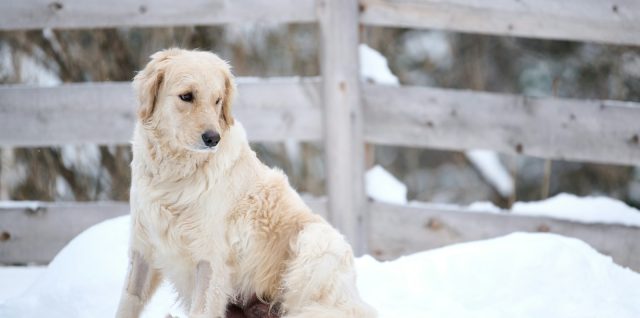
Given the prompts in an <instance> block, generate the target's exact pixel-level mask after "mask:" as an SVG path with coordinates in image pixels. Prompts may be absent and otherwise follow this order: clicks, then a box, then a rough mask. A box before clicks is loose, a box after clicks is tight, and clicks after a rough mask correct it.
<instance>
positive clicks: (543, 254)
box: [0, 216, 640, 318]
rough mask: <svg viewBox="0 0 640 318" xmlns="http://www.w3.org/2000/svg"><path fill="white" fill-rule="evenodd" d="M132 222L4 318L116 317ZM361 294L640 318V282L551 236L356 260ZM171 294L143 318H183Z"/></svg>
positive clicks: (84, 245) (380, 299)
mask: <svg viewBox="0 0 640 318" xmlns="http://www.w3.org/2000/svg"><path fill="white" fill-rule="evenodd" d="M128 233H129V217H128V216H123V217H119V218H116V219H112V220H109V221H105V222H103V223H101V224H98V225H96V226H94V227H92V228H90V229H88V230H87V231H85V232H83V233H82V234H80V235H79V236H78V237H76V238H75V239H74V240H73V241H72V242H71V243H69V245H67V246H66V247H65V248H64V249H63V250H62V251H61V252H60V254H58V256H56V258H55V259H54V260H53V261H52V263H51V264H50V265H49V268H48V269H47V270H46V272H45V273H43V275H42V276H41V279H40V280H38V281H37V282H36V284H34V285H33V286H31V288H29V289H28V290H27V292H26V293H25V294H23V295H22V296H20V297H18V298H13V299H9V300H7V301H6V302H5V303H4V304H3V305H0V317H49V318H57V317H60V318H62V317H64V318H74V317H94V318H100V317H113V315H114V312H115V310H116V306H117V302H118V299H119V297H120V290H121V286H122V284H123V280H124V276H125V272H126V267H127V257H126V252H127V243H128V242H127V241H128ZM356 267H357V270H358V275H359V276H358V285H359V288H360V291H361V293H362V296H363V297H364V299H365V300H366V301H367V302H369V303H370V304H372V305H373V306H375V307H376V308H377V309H378V311H379V313H380V317H389V318H392V317H393V318H395V317H449V318H457V317H465V318H466V317H478V318H480V317H492V318H500V317H505V318H511V317H524V318H526V317H532V318H533V317H535V318H538V317H548V318H554V317H558V318H560V317H562V318H571V317H581V318H582V317H617V318H627V317H629V318H631V317H639V316H640V302H639V301H637V300H638V299H640V275H639V274H637V273H635V272H633V271H631V270H628V269H624V268H621V267H619V266H617V265H616V264H614V263H613V262H612V261H611V258H609V257H605V256H603V255H601V254H598V253H597V252H596V251H595V250H593V249H592V248H591V247H589V246H588V245H587V244H585V243H583V242H581V241H579V240H576V239H570V238H565V237H561V236H557V235H552V234H512V235H508V236H505V237H501V238H497V239H492V240H486V241H479V242H472V243H465V244H459V245H454V246H450V247H445V248H441V249H437V250H432V251H428V252H422V253H418V254H414V255H411V256H406V257H403V258H400V259H398V260H395V261H392V262H384V263H381V262H377V261H376V260H374V259H373V258H371V257H370V256H365V257H362V258H359V259H357V260H356ZM174 299H175V296H174V295H173V292H172V291H171V289H170V288H169V287H168V286H167V285H163V286H162V287H161V289H160V291H159V292H158V293H157V294H156V296H155V297H154V298H153V300H152V301H151V303H150V305H149V308H148V310H147V312H145V314H144V317H164V316H165V314H166V313H168V312H172V313H179V311H176V309H175V308H174V309H172V308H171V307H172V304H173V303H174Z"/></svg>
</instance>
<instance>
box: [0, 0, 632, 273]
mask: <svg viewBox="0 0 640 318" xmlns="http://www.w3.org/2000/svg"><path fill="white" fill-rule="evenodd" d="M247 8H250V9H249V10H247ZM638 20H640V3H638V2H637V1H634V0H618V1H616V2H615V3H614V2H612V1H609V0H568V1H551V0H520V1H509V0H499V1H492V2H490V1H484V2H483V1H471V0H439V1H433V0H421V1H417V0H416V1H403V0H360V2H359V3H358V2H357V1H354V0H351V1H348V0H316V1H314V0H274V1H266V2H265V1H259V0H234V1H228V0H214V1H209V0H206V1H205V0H187V1H182V2H180V3H179V5H178V2H175V1H168V0H161V1H154V2H150V3H145V4H141V3H138V2H130V1H126V0H117V1H111V2H108V3H107V2H104V1H98V0H52V1H44V0H26V1H4V2H0V30H19V29H39V28H94V27H96V28H98V27H117V26H129V27H131V26H170V25H193V24H200V25H202V24H221V23H235V22H247V21H254V22H262V21H264V22H280V23H290V22H319V25H320V40H321V42H320V43H321V44H320V47H321V50H322V54H321V65H322V73H323V74H322V75H323V76H322V78H321V79H296V80H291V79H289V80H268V81H261V80H246V79H239V90H240V94H239V97H238V100H237V107H236V110H235V111H236V115H237V116H238V118H239V119H240V120H241V121H242V122H243V123H244V124H245V126H246V128H247V130H248V132H249V138H250V139H251V140H253V141H279V140H285V139H295V140H323V141H324V143H325V144H326V147H325V151H326V160H327V162H328V164H327V168H328V169H327V170H328V171H327V188H328V191H327V192H328V194H329V198H328V201H327V200H325V199H309V198H307V199H306V200H307V202H308V203H309V204H310V205H311V207H312V208H313V209H314V210H315V211H316V212H320V213H321V214H322V215H325V216H327V217H328V219H329V220H330V221H331V222H332V223H334V225H336V226H337V227H338V228H339V229H340V230H341V231H342V232H343V233H345V234H346V236H347V238H348V239H349V241H350V242H351V243H352V244H353V245H354V246H355V247H356V251H357V252H359V253H362V252H365V251H367V249H366V247H367V246H366V245H367V244H368V245H369V246H368V247H369V249H368V251H370V252H372V253H374V254H376V255H378V256H379V257H383V258H390V257H395V256H399V255H400V254H403V253H408V252H414V251H417V250H421V249H425V248H433V247H438V246H442V245H444V244H450V243H456V242H463V241H469V240H477V239H483V238H489V237H495V236H498V235H503V234H506V233H510V232H514V231H549V232H554V233H558V234H563V235H567V236H575V237H578V238H581V239H583V240H585V241H587V242H589V243H590V244H591V245H593V246H594V247H596V248H598V249H599V250H600V251H601V252H603V253H605V254H609V255H612V256H613V257H614V259H615V260H616V261H617V262H619V263H620V264H622V265H625V266H630V267H631V268H633V269H634V270H636V271H640V253H638V249H639V244H640V240H639V235H640V228H637V227H627V226H622V225H611V224H608V225H607V224H597V225H593V224H581V223H572V222H569V221H558V220H551V219H547V218H540V217H523V216H517V215H500V216H497V215H491V214H469V213H467V212H463V211H460V210H446V211H444V210H442V209H440V208H438V207H437V206H434V205H423V206H421V207H404V206H393V205H388V204H382V203H376V202H366V199H365V195H364V190H363V185H362V179H363V178H362V175H363V172H364V155H363V151H362V148H363V147H362V145H363V143H364V142H365V141H366V142H371V143H379V144H396V145H408V146H420V147H435V148H442V149H456V150H464V149H471V148H486V149H492V150H497V151H500V152H504V153H510V154H528V155H534V156H539V157H545V158H554V159H573V160H584V161H597V162H610V163H617V164H638V163H640V150H639V149H640V141H639V135H640V126H638V125H637V123H638V122H640V104H637V103H625V102H614V101H587V100H569V99H561V98H539V99H534V98H527V97H522V96H512V95H504V94H494V93H482V92H470V91H458V90H445V89H436V88H424V87H423V88H420V87H383V86H379V85H369V84H360V83H359V78H358V75H359V72H358V69H357V68H358V64H359V63H358V62H357V59H358V57H357V43H358V36H357V30H358V24H359V23H363V24H368V25H381V26H399V27H415V28H438V29H447V30H453V31H464V32H479V33H488V34H495V35H514V36H526V37H538V38H552V39H568V40H584V41H597V42H605V43H614V44H632V45H640V24H638V23H637V21H638ZM25 96H28V97H29V98H24V97H25ZM282 96H286V98H282ZM360 96H362V97H360ZM133 103H134V101H133V94H132V91H131V90H130V86H129V83H87V84H64V85H61V86H57V87H46V88H45V87H25V86H3V87H0V145H7V146H51V145H58V144H65V143H88V142H96V143H101V144H112V143H127V142H128V141H129V138H130V134H131V130H132V127H133V121H134V113H133V112H134V110H133ZM323 118H325V120H323ZM326 118H330V120H326ZM33 127H38V129H33ZM36 130H37V131H36ZM338 159H339V160H338ZM126 211H127V205H126V204H124V203H46V204H45V203H39V204H38V205H37V207H36V208H33V207H32V206H26V207H25V206H22V207H20V206H7V205H5V206H0V263H24V262H48V261H49V260H50V259H51V258H52V257H53V255H55V253H57V251H58V249H60V248H61V247H62V246H63V245H64V244H66V242H67V241H69V240H70V239H71V238H72V237H73V236H75V235H76V234H77V233H78V232H79V231H81V230H82V229H84V228H86V227H88V226H89V225H91V224H93V223H96V222H98V221H101V220H103V219H106V218H109V217H112V216H115V215H119V214H123V213H126Z"/></svg>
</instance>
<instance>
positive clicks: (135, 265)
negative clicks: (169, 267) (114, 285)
mask: <svg viewBox="0 0 640 318" xmlns="http://www.w3.org/2000/svg"><path fill="white" fill-rule="evenodd" d="M129 261H130V263H129V272H128V273H127V278H126V281H125V284H124V290H123V291H122V296H121V298H120V305H119V306H118V311H117V313H116V317H117V318H137V317H139V316H140V313H141V312H142V310H143V309H144V306H145V305H146V303H147V301H148V300H149V298H151V296H152V295H153V293H154V292H155V290H156V289H157V288H158V285H159V284H160V281H161V277H160V273H159V272H158V271H157V270H155V269H153V268H152V267H151V266H150V264H149V261H148V260H147V259H146V258H145V257H144V256H143V255H142V254H141V253H140V252H138V251H135V250H134V251H132V252H131V254H130V256H129Z"/></svg>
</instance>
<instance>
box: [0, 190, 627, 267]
mask: <svg viewBox="0 0 640 318" xmlns="http://www.w3.org/2000/svg"><path fill="white" fill-rule="evenodd" d="M303 199H304V200H305V202H306V203H307V204H308V205H309V206H310V207H311V209H312V210H313V211H314V212H316V213H318V214H320V215H322V216H323V217H326V216H327V200H326V198H315V197H308V196H305V197H303ZM368 211H369V213H370V215H369V223H370V231H369V235H368V241H369V242H368V244H369V252H370V253H371V254H372V255H374V256H376V257H377V258H380V259H394V258H396V257H399V256H402V255H407V254H410V253H415V252H419V251H423V250H426V249H433V248H438V247H442V246H446V245H449V244H455V243H462V242H468V241H475V240H481V239H489V238H494V237H498V236H502V235H506V234H509V233H513V232H549V233H556V234H560V235H565V236H570V237H575V238H578V239H581V240H583V241H585V242H587V243H588V244H590V245H591V246H593V247H594V248H595V249H597V250H598V251H599V252H601V253H604V254H606V255H610V256H611V257H612V258H613V259H614V261H615V262H616V263H618V264H620V265H623V266H627V267H630V268H632V269H633V270H635V271H640V245H638V244H637V242H639V241H640V228H637V227H629V226H624V225H617V224H587V223H579V222H571V221H565V220H560V219H553V218H547V217H537V216H522V215H511V214H495V213H479V212H465V211H463V210H459V209H454V208H451V209H445V208H442V207H441V206H438V205H434V204H420V206H399V205H393V204H387V203H380V202H370V203H369V204H368ZM128 212H129V207H128V204H127V203H123V202H92V203H78V202H74V203H59V202H55V203H46V202H23V203H17V204H16V203H12V205H2V204H0V263H4V264H21V263H28V262H35V263H40V264H46V263H48V262H49V261H51V259H53V257H54V256H55V255H56V254H57V253H58V252H59V251H60V250H61V249H62V248H63V247H64V246H65V245H66V244H67V243H68V242H69V241H71V239H73V238H74V237H75V236H76V235H78V234H79V233H80V232H82V231H83V230H85V229H86V228H88V227H90V226H92V225H94V224H96V223H99V222H101V221H104V220H106V219H110V218H113V217H117V216H121V215H125V214H127V213H128Z"/></svg>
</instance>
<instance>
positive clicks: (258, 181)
mask: <svg viewBox="0 0 640 318" xmlns="http://www.w3.org/2000/svg"><path fill="white" fill-rule="evenodd" d="M134 86H135V87H136V90H137V93H138V98H139V102H140V106H139V109H138V115H139V119H138V123H137V125H136V128H135V132H134V138H133V162H132V164H131V169H132V185H131V216H132V227H131V242H130V257H131V263H130V269H129V274H128V276H127V282H126V283H125V286H124V289H123V293H122V298H121V301H120V306H119V309H118V312H117V317H137V316H139V314H140V312H141V311H142V310H143V309H144V306H145V304H146V302H147V301H148V300H149V298H150V297H151V296H152V295H153V292H154V291H155V289H156V287H157V286H158V284H159V282H160V281H161V280H162V279H167V280H168V281H170V282H171V283H172V284H173V286H174V287H175V289H176V291H177V292H178V294H179V297H180V299H181V301H182V303H183V304H184V305H185V307H186V308H187V310H188V312H189V316H190V317H224V315H225V308H226V305H227V303H228V302H229V301H232V300H237V299H244V300H248V299H249V298H250V296H251V295H252V294H254V293H255V294H257V295H258V297H260V299H264V300H265V301H270V302H272V303H277V304H279V308H280V310H281V314H282V315H283V316H284V317H374V316H375V312H374V311H373V309H371V307H369V306H368V305H367V304H365V303H364V302H363V301H362V300H361V299H360V296H359V295H358V291H357V289H356V277H355V276H356V275H355V271H354V267H353V256H352V251H351V247H350V246H349V245H348V244H347V243H346V242H345V240H344V238H343V237H342V236H341V235H340V234H339V233H338V232H337V231H336V230H335V229H333V228H332V227H331V226H330V225H329V224H328V223H327V222H326V221H324V220H323V219H322V218H321V217H319V216H317V215H316V214H313V213H312V212H311V211H310V210H309V208H308V207H307V206H306V205H305V204H304V202H303V201H302V200H301V198H300V197H299V195H298V194H297V193H296V192H295V191H294V190H293V189H292V188H291V186H290V185H289V183H288V181H287V178H286V176H285V175H284V174H283V173H282V172H280V171H278V170H275V169H270V168H268V167H266V166H265V165H264V164H262V163H261V162H260V161H259V160H258V159H257V158H256V155H255V153H254V152H253V151H252V150H251V149H250V147H249V144H248V142H247V137H246V134H245V131H244V129H243V128H242V126H241V125H240V123H239V122H237V121H235V120H234V119H233V117H232V116H231V110H230V108H231V103H232V99H233V94H234V92H235V86H234V84H233V77H232V75H231V73H230V71H229V67H228V65H227V64H226V63H225V62H224V61H222V60H220V59H219V58H218V57H217V56H216V55H214V54H212V53H208V52H197V51H185V50H179V49H171V50H166V51H161V52H158V53H156V54H154V55H153V56H152V60H151V62H149V64H148V65H147V67H146V68H145V69H144V70H143V71H141V72H140V73H139V74H138V75H137V76H136V78H135V79H134ZM186 92H192V93H193V95H194V101H193V102H184V101H182V100H181V99H180V98H179V96H180V95H181V94H184V93H186ZM284 98H286V97H284ZM205 130H214V131H216V132H218V133H219V134H220V135H221V140H220V143H219V144H218V145H217V146H216V147H215V149H211V148H206V147H204V145H203V143H202V141H201V134H202V133H203V132H204V131H205Z"/></svg>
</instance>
